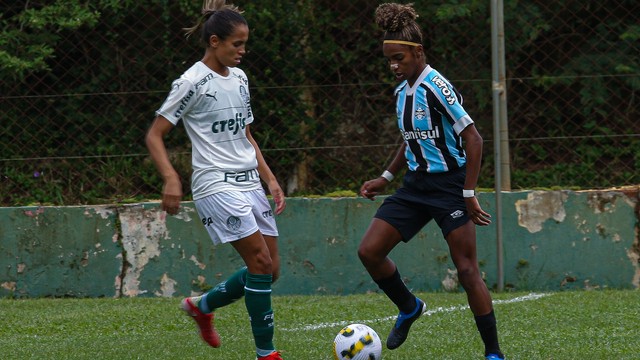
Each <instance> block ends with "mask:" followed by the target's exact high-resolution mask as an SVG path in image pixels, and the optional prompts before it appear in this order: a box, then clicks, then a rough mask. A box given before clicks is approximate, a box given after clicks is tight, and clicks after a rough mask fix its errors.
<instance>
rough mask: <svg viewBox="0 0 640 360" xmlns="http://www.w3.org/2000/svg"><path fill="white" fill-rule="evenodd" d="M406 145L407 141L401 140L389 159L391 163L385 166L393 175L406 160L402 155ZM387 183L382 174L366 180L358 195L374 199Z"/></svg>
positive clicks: (400, 168)
mask: <svg viewBox="0 0 640 360" xmlns="http://www.w3.org/2000/svg"><path fill="white" fill-rule="evenodd" d="M406 147H407V143H406V142H405V141H403V142H402V144H400V147H399V148H398V151H396V156H395V157H394V158H393V160H392V161H391V164H389V166H387V168H386V171H389V172H390V173H391V174H392V175H393V176H396V175H397V174H398V173H399V172H400V170H402V167H403V164H404V163H405V162H406V158H405V155H404V152H405V149H406ZM388 183H389V181H388V180H387V179H385V178H383V177H382V176H380V177H377V178H375V179H372V180H369V181H366V182H365V183H364V184H362V187H360V195H362V196H363V197H366V198H367V199H369V200H375V196H376V195H379V194H380V193H381V192H382V191H383V190H384V188H385V187H387V184H388Z"/></svg>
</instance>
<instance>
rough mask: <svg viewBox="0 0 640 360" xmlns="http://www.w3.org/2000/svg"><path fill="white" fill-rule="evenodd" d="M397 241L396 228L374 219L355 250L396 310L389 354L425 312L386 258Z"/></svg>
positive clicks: (400, 343)
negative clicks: (396, 314) (397, 311)
mask: <svg viewBox="0 0 640 360" xmlns="http://www.w3.org/2000/svg"><path fill="white" fill-rule="evenodd" d="M400 241H402V235H401V234H400V232H399V231H398V230H397V229H396V228H395V227H393V226H391V225H390V224H389V223H387V222H386V221H384V220H382V219H379V218H374V219H373V220H372V221H371V225H369V228H368V229H367V231H366V233H365V235H364V236H363V238H362V241H361V242H360V246H359V247H358V256H359V257H360V261H362V264H363V265H364V267H365V268H366V269H367V271H368V272H369V275H371V278H372V279H373V281H375V283H376V284H377V285H378V287H379V288H380V289H381V290H382V291H383V292H384V293H385V294H386V295H387V297H388V298H389V299H390V300H391V301H392V302H393V303H394V304H395V305H396V306H397V307H398V310H399V313H398V317H397V319H396V323H395V324H394V326H393V327H392V328H391V331H390V332H389V336H388V337H387V348H389V349H390V350H393V349H396V348H398V347H399V346H400V345H402V344H403V343H404V342H405V340H406V339H407V336H408V335H409V329H410V328H411V325H412V324H413V323H414V322H415V321H416V320H417V319H418V318H420V316H421V315H422V314H423V313H424V311H425V310H426V306H425V303H424V302H423V301H422V300H420V299H418V298H417V297H416V296H415V295H413V294H412V293H411V291H409V289H408V288H407V286H406V285H405V283H404V282H403V281H402V278H401V277H400V273H399V272H398V269H397V268H396V265H395V264H394V263H393V261H392V260H391V259H390V258H389V257H387V255H388V254H389V253H390V252H391V250H393V248H394V247H395V246H396V245H397V244H399V243H400Z"/></svg>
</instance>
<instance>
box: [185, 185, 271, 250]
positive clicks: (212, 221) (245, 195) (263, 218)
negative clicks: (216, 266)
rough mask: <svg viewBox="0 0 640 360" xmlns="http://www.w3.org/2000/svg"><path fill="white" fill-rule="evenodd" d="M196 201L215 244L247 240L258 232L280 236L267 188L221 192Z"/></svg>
mask: <svg viewBox="0 0 640 360" xmlns="http://www.w3.org/2000/svg"><path fill="white" fill-rule="evenodd" d="M194 203H195V205H196V209H197V210H198V214H199V215H200V220H201V221H202V224H203V225H204V227H205V229H207V232H208V233H209V236H210V237H211V240H212V241H213V243H214V244H215V245H217V244H220V243H228V242H231V241H236V240H240V239H243V238H245V237H247V236H249V235H251V234H253V233H255V232H256V231H260V232H261V233H262V234H263V235H267V236H278V228H277V227H276V219H275V216H274V212H273V210H272V209H271V205H270V204H269V200H267V196H266V195H265V192H264V190H263V189H258V190H249V191H225V192H220V193H216V194H212V195H209V196H207V197H204V198H202V199H198V200H195V201H194Z"/></svg>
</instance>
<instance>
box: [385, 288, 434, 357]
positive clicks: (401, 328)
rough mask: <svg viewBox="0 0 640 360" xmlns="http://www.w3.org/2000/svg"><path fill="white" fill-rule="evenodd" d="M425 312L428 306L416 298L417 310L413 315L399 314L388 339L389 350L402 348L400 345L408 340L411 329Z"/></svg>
mask: <svg viewBox="0 0 640 360" xmlns="http://www.w3.org/2000/svg"><path fill="white" fill-rule="evenodd" d="M425 310H427V306H426V305H425V303H424V301H422V300H420V299H418V298H416V308H415V309H414V310H413V312H412V313H411V314H404V313H402V312H400V313H399V314H398V318H397V319H396V324H395V325H394V326H393V328H391V332H390V333H389V336H388V337H387V348H388V349H389V350H393V349H396V348H398V347H400V345H402V343H404V341H405V340H407V335H409V328H411V325H412V324H413V322H414V321H416V320H418V318H419V317H420V316H421V315H422V314H424V312H425Z"/></svg>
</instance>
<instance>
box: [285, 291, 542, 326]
mask: <svg viewBox="0 0 640 360" xmlns="http://www.w3.org/2000/svg"><path fill="white" fill-rule="evenodd" d="M551 295H552V294H550V293H546V294H536V293H531V294H528V295H525V296H519V297H516V298H513V299H508V300H493V304H494V305H501V304H513V303H518V302H523V301H533V300H538V299H540V298H543V297H546V296H551ZM466 309H469V305H460V306H450V307H437V308H435V309H432V310H427V311H425V312H424V314H423V315H426V316H431V315H434V314H438V313H449V312H454V311H461V310H466ZM396 317H397V315H393V316H387V317H384V318H380V319H369V320H348V321H340V322H333V323H320V324H311V325H305V326H302V327H297V328H278V331H295V332H298V331H309V330H321V329H326V328H338V327H340V328H342V327H344V326H346V325H348V324H354V323H358V324H367V323H371V322H379V321H391V320H395V319H396Z"/></svg>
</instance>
